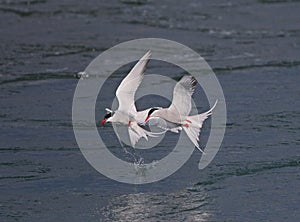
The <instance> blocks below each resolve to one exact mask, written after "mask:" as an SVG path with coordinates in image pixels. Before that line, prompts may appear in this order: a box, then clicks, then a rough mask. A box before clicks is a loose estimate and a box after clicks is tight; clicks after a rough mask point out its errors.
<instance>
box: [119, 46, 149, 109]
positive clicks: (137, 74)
mask: <svg viewBox="0 0 300 222" xmlns="http://www.w3.org/2000/svg"><path fill="white" fill-rule="evenodd" d="M150 56H151V52H150V51H148V52H147V53H146V54H145V55H144V56H143V57H142V58H141V59H140V60H139V61H138V62H137V63H136V64H135V66H134V67H133V68H132V69H131V71H130V72H129V74H128V75H127V76H126V77H125V78H124V79H123V81H122V82H121V84H120V85H119V87H118V89H117V91H116V96H117V98H118V102H119V108H118V110H120V111H123V112H129V113H136V107H135V104H134V95H135V92H136V90H137V88H138V87H139V85H140V84H141V82H142V80H143V77H144V72H145V69H146V65H147V63H148V62H149V58H150Z"/></svg>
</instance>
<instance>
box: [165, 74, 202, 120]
mask: <svg viewBox="0 0 300 222" xmlns="http://www.w3.org/2000/svg"><path fill="white" fill-rule="evenodd" d="M196 84H197V81H196V79H195V78H194V77H193V76H183V77H182V78H181V80H180V81H179V82H178V83H177V84H176V85H175V87H174V90H173V100H172V104H171V105H170V107H169V108H168V110H169V111H170V112H171V113H174V114H175V113H176V114H179V115H181V116H188V115H189V114H190V112H191V108H192V102H191V99H192V95H193V93H194V90H195V87H196Z"/></svg>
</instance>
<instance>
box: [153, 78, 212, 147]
mask: <svg viewBox="0 0 300 222" xmlns="http://www.w3.org/2000/svg"><path fill="white" fill-rule="evenodd" d="M195 86H196V80H195V78H194V77H192V76H184V77H183V78H182V79H181V80H180V81H179V82H178V83H177V84H176V86H175V88H174V91H173V100H172V104H171V105H170V106H169V107H168V108H162V109H158V110H155V111H154V112H153V113H152V114H151V115H150V116H149V117H148V119H150V120H151V119H152V118H161V119H163V120H165V121H167V122H169V123H173V127H169V128H168V127H162V128H163V129H167V130H170V131H173V132H178V131H179V130H181V129H183V130H184V131H185V132H186V134H187V135H188V137H189V138H190V140H191V141H192V142H193V144H194V145H195V146H196V147H197V148H198V149H199V150H200V151H201V152H203V151H202V150H201V149H200V147H199V144H198V142H199V134H200V129H201V128H202V125H203V122H204V120H205V119H207V118H208V117H209V116H210V115H211V114H212V110H213V109H214V108H215V106H216V104H217V102H216V103H215V104H214V106H213V107H212V108H211V109H210V110H208V111H207V112H205V113H201V114H198V115H192V116H189V114H190V111H191V108H192V103H191V99H192V98H191V97H192V95H193V93H194V90H195Z"/></svg>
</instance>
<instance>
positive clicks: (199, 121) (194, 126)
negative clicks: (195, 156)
mask: <svg viewBox="0 0 300 222" xmlns="http://www.w3.org/2000/svg"><path fill="white" fill-rule="evenodd" d="M217 102H218V100H217V101H216V102H215V104H214V105H213V107H212V108H211V109H210V110H208V111H207V112H205V113H201V114H198V115H194V116H189V117H188V120H189V121H190V122H191V123H190V124H189V126H188V127H185V126H184V127H183V129H184V131H185V132H186V134H187V136H188V137H189V139H190V140H191V141H192V143H193V144H194V145H195V146H196V147H197V148H198V149H199V150H200V151H201V152H202V153H204V151H203V150H202V149H201V148H200V147H199V143H198V142H199V134H200V130H201V128H202V125H203V122H204V120H206V119H207V118H208V117H209V116H210V115H211V114H212V111H213V109H214V108H215V107H216V105H217Z"/></svg>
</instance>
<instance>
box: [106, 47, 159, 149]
mask: <svg viewBox="0 0 300 222" xmlns="http://www.w3.org/2000/svg"><path fill="white" fill-rule="evenodd" d="M150 56H151V53H150V51H149V52H147V53H146V54H145V55H144V56H143V57H142V58H141V59H140V60H139V61H138V62H137V63H136V65H135V66H134V67H133V68H132V69H131V71H130V72H129V74H128V75H127V76H126V77H125V78H124V79H123V81H122V82H121V84H120V85H119V87H118V89H117V91H116V96H117V98H118V102H119V107H118V109H117V110H116V111H114V112H112V113H113V114H112V115H111V116H110V117H109V118H107V119H105V121H104V123H105V122H112V123H120V124H124V125H128V132H129V137H130V142H131V145H132V146H133V147H134V146H135V144H136V143H137V141H138V140H139V139H140V138H142V137H144V138H145V139H146V140H148V136H153V137H155V133H152V132H149V131H147V130H145V129H143V128H142V127H141V126H140V125H139V124H141V123H144V120H145V118H146V117H147V110H144V111H141V112H138V111H137V110H136V107H135V103H134V96H135V92H136V90H137V88H138V87H139V85H140V84H141V82H142V80H143V77H144V72H145V69H146V65H147V63H148V61H149V58H150Z"/></svg>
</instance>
